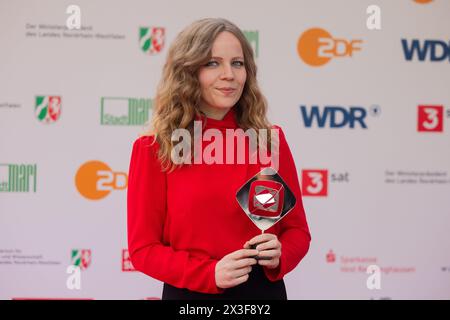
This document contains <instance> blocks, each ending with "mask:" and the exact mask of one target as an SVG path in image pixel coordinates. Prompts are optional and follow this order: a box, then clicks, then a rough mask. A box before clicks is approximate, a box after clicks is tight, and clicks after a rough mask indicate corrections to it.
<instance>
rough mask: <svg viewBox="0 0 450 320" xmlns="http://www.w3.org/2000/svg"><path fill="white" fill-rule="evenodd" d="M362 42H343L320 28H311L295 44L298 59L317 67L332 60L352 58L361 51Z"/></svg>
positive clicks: (343, 40)
mask: <svg viewBox="0 0 450 320" xmlns="http://www.w3.org/2000/svg"><path fill="white" fill-rule="evenodd" d="M361 43H362V40H345V39H338V38H333V37H332V36H331V34H330V33H329V32H328V31H326V30H324V29H321V28H312V29H309V30H306V31H305V32H303V33H302V35H301V36H300V38H299V39H298V42H297V52H298V55H299V56H300V58H301V59H302V60H303V61H304V62H305V63H306V64H309V65H310V66H313V67H319V66H323V65H324V64H326V63H327V62H328V61H330V60H331V59H332V58H342V57H352V56H353V53H354V52H355V51H360V50H361Z"/></svg>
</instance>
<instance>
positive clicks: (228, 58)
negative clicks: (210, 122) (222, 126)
mask: <svg viewBox="0 0 450 320" xmlns="http://www.w3.org/2000/svg"><path fill="white" fill-rule="evenodd" d="M198 79H199V82H200V87H201V92H202V101H201V105H200V109H201V110H202V111H203V112H205V113H206V114H207V115H219V116H220V115H222V116H223V115H225V114H226V113H227V112H228V110H229V109H230V108H232V107H233V106H234V105H235V104H236V103H237V102H238V100H239V98H240V97H241V94H242V90H243V89H244V85H245V80H246V79H247V72H246V70H245V65H244V54H243V52H242V47H241V43H240V42H239V40H238V39H237V38H236V37H235V36H234V35H233V34H232V33H230V32H226V31H224V32H222V33H220V34H219V35H218V36H217V38H216V39H215V40H214V43H213V46H212V52H211V59H210V60H209V61H208V63H207V64H206V65H204V66H202V67H201V68H200V70H199V74H198Z"/></svg>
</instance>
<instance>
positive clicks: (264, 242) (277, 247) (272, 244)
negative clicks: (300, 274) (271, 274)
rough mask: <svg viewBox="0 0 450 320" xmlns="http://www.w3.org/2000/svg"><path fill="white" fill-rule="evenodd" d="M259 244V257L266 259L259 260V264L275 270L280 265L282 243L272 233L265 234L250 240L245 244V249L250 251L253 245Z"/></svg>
mask: <svg viewBox="0 0 450 320" xmlns="http://www.w3.org/2000/svg"><path fill="white" fill-rule="evenodd" d="M254 244H258V245H257V246H256V250H258V251H259V254H258V257H260V258H261V257H264V258H266V259H267V260H265V259H259V260H258V264H259V265H261V266H264V267H267V268H269V269H275V268H276V267H278V265H279V264H280V256H281V242H280V241H278V238H277V236H276V235H274V234H271V233H263V234H260V235H257V236H256V237H254V238H252V239H250V240H249V241H247V242H246V243H245V244H244V248H245V249H249V248H250V246H251V245H254Z"/></svg>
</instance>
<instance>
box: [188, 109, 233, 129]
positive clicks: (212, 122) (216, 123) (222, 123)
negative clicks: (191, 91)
mask: <svg viewBox="0 0 450 320" xmlns="http://www.w3.org/2000/svg"><path fill="white" fill-rule="evenodd" d="M235 109H236V107H232V108H231V109H230V110H228V112H227V113H226V114H225V116H224V117H223V119H222V120H217V119H213V118H209V117H207V116H206V115H205V114H203V113H201V116H199V115H196V116H195V120H196V121H202V123H203V129H209V128H217V129H220V128H225V129H226V128H232V129H236V128H237V127H238V124H237V120H236V110H235Z"/></svg>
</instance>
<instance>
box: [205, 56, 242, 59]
mask: <svg viewBox="0 0 450 320" xmlns="http://www.w3.org/2000/svg"><path fill="white" fill-rule="evenodd" d="M211 59H217V60H223V58H222V57H217V56H212V57H211ZM234 59H244V57H241V56H237V57H233V58H231V60H234Z"/></svg>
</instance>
